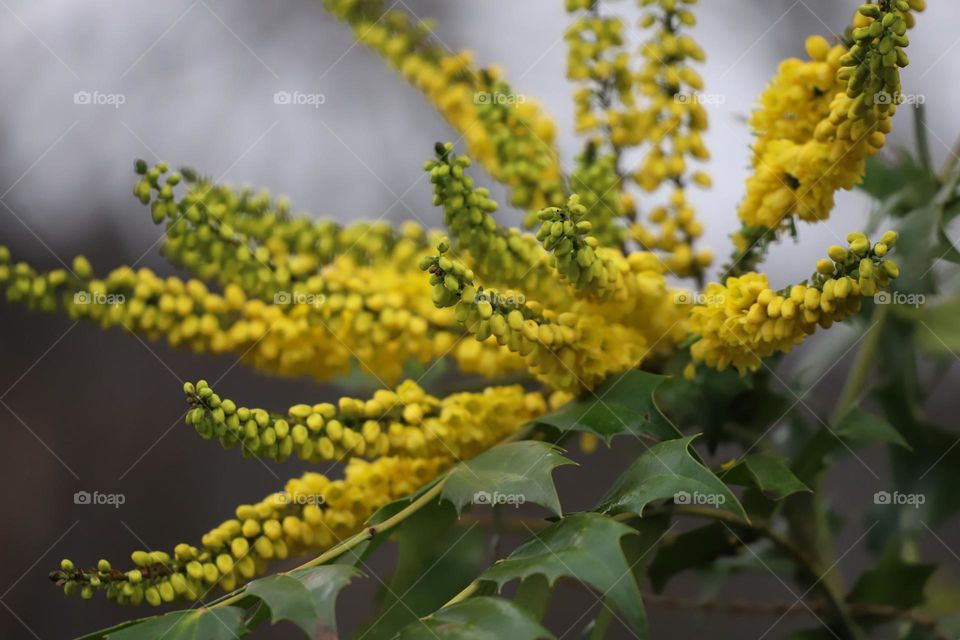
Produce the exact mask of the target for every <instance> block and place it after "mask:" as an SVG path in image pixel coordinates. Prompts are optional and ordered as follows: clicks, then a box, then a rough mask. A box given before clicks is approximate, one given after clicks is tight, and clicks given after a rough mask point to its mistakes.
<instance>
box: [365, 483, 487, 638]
mask: <svg viewBox="0 0 960 640" xmlns="http://www.w3.org/2000/svg"><path fill="white" fill-rule="evenodd" d="M482 529H483V527H479V526H477V525H476V523H474V524H472V525H470V526H469V527H466V526H460V525H459V523H458V521H457V513H456V510H455V509H454V507H453V505H452V504H451V503H449V502H431V503H430V504H429V505H426V506H425V507H423V508H422V509H420V510H419V511H417V512H416V513H415V514H413V515H412V516H410V517H409V518H408V519H406V520H404V522H403V523H402V524H401V525H400V526H399V527H398V528H397V529H396V530H395V533H394V534H393V536H392V537H393V538H394V539H396V542H397V562H396V568H395V569H394V572H393V576H392V577H391V579H390V582H389V586H388V587H386V588H384V589H383V591H382V597H381V603H380V605H381V606H380V611H378V612H377V613H376V614H375V615H374V616H373V617H372V619H371V620H370V624H369V625H366V626H364V628H363V629H362V630H361V631H362V634H358V635H362V637H363V638H364V639H365V640H386V639H388V638H393V637H395V636H396V634H397V632H398V631H400V629H402V628H403V627H406V626H407V625H408V624H410V623H411V622H415V621H416V620H417V618H419V617H420V616H425V615H427V614H428V613H431V612H433V611H436V610H437V609H439V608H440V607H442V606H443V605H444V603H445V602H447V601H448V600H450V598H452V597H453V596H454V595H456V594H458V593H460V591H462V590H463V588H464V587H466V586H467V584H468V583H469V582H470V581H471V580H472V579H473V577H474V576H476V575H477V574H478V573H479V572H480V570H481V569H482V568H484V567H485V566H486V565H487V563H488V560H487V551H488V545H487V540H486V537H485V536H484V532H483V531H482ZM382 537H384V538H385V537H387V536H382Z"/></svg>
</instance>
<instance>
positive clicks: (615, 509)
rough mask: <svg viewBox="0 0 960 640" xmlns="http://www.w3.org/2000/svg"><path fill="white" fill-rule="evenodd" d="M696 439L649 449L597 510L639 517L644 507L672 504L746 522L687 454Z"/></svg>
mask: <svg viewBox="0 0 960 640" xmlns="http://www.w3.org/2000/svg"><path fill="white" fill-rule="evenodd" d="M696 437H697V436H689V437H686V438H679V439H677V440H669V441H667V442H661V443H659V444H656V445H654V446H652V447H650V449H648V450H647V451H646V452H644V453H643V454H642V455H641V456H640V457H639V458H637V460H636V461H635V462H634V463H633V464H632V465H630V468H629V469H627V470H626V472H624V474H623V475H621V476H620V478H619V479H618V480H617V481H616V483H614V485H613V488H611V489H610V491H609V492H608V493H607V495H606V496H604V498H603V499H602V500H601V501H600V505H599V507H598V508H597V510H598V511H602V512H604V513H609V514H616V513H636V514H640V515H642V514H643V509H644V507H646V506H647V505H648V504H650V503H651V502H653V501H655V500H675V501H676V502H677V503H678V504H703V505H710V506H714V507H716V508H717V509H722V510H724V511H727V512H729V513H732V514H734V515H736V516H740V517H741V518H746V517H747V514H746V511H744V509H743V506H742V505H741V504H740V501H739V500H737V497H736V496H735V495H733V493H732V492H731V491H730V489H728V488H727V486H726V485H725V484H723V482H721V481H720V479H719V478H717V476H715V475H714V474H713V472H712V471H710V470H709V469H707V468H706V467H705V466H703V464H701V463H700V462H698V461H697V460H696V459H695V458H694V457H693V456H692V455H691V454H690V443H691V442H692V441H693V439H694V438H696Z"/></svg>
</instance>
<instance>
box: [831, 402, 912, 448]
mask: <svg viewBox="0 0 960 640" xmlns="http://www.w3.org/2000/svg"><path fill="white" fill-rule="evenodd" d="M834 433H836V434H837V435H838V436H840V437H841V438H843V439H844V440H847V441H849V442H853V443H873V442H884V443H887V444H896V445H900V446H901V447H904V448H905V449H909V448H910V445H909V444H907V441H906V440H904V439H903V436H902V435H900V432H899V431H897V430H896V428H895V427H894V426H893V425H891V424H890V423H889V422H887V421H886V420H884V419H883V418H879V417H877V416H875V415H873V414H870V413H867V412H866V411H864V410H863V409H860V408H859V407H854V408H853V409H851V410H850V411H848V412H847V413H846V415H844V416H843V418H841V419H840V422H839V423H838V424H837V425H836V426H835V427H834Z"/></svg>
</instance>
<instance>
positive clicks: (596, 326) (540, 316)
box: [420, 223, 683, 393]
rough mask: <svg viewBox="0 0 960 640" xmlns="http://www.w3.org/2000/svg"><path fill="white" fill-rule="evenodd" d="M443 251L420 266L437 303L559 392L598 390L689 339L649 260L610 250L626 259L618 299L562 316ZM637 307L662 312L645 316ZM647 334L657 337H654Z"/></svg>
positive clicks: (579, 307)
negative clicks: (485, 283)
mask: <svg viewBox="0 0 960 640" xmlns="http://www.w3.org/2000/svg"><path fill="white" fill-rule="evenodd" d="M561 224H563V223H561ZM438 248H439V255H437V256H430V257H427V258H425V259H424V260H422V261H421V263H420V267H421V268H422V269H423V270H424V271H428V272H429V273H430V284H431V285H432V286H433V294H432V297H433V302H434V304H435V305H436V306H437V307H438V308H446V307H454V308H455V309H456V318H457V320H458V321H459V322H460V323H461V324H462V325H463V326H464V327H465V328H466V329H467V330H468V331H469V332H470V333H471V334H473V336H474V337H476V338H477V339H478V340H481V341H484V340H487V339H489V338H490V336H493V337H494V338H496V340H497V342H498V343H499V344H501V345H503V346H505V347H507V348H508V349H509V350H510V351H511V352H513V353H517V354H520V355H521V356H523V358H524V360H525V361H526V363H527V367H528V368H529V370H530V371H531V372H532V373H533V374H534V375H536V376H537V378H539V379H540V380H541V381H542V382H544V383H546V384H548V385H550V386H551V387H553V388H555V389H560V390H566V391H572V392H574V393H576V392H579V391H581V390H583V389H592V388H593V387H594V386H595V385H597V384H598V383H600V382H601V381H603V380H604V379H605V378H606V377H607V376H609V375H611V374H613V373H619V372H622V371H626V370H628V369H631V368H634V367H636V366H638V365H639V364H640V363H641V362H642V361H643V359H644V358H645V357H646V356H647V355H648V354H649V353H651V351H653V349H654V348H656V347H659V348H661V349H662V348H669V346H671V345H673V344H674V343H675V342H674V341H675V340H677V339H679V336H680V335H682V332H683V327H682V326H680V325H682V317H683V315H682V314H683V310H682V308H681V306H680V305H677V304H674V303H673V302H672V301H671V300H670V296H669V295H668V294H667V289H666V285H665V283H664V282H663V277H662V274H661V272H659V271H657V270H656V266H655V265H653V264H651V258H653V256H651V255H650V254H643V253H637V254H632V255H631V256H629V257H628V258H623V256H621V255H619V254H617V253H616V252H614V251H613V250H611V251H610V254H609V255H610V256H614V255H617V256H619V260H616V261H615V262H613V263H612V264H616V265H617V266H618V267H619V268H620V271H621V272H620V277H622V278H623V281H624V283H625V284H624V286H623V287H622V288H621V289H619V290H618V292H617V295H615V296H612V298H611V300H610V301H609V302H607V303H603V302H600V303H597V304H591V303H589V302H587V301H584V302H582V303H580V304H577V305H575V306H574V307H573V308H572V310H571V311H562V312H557V311H555V310H552V309H549V308H546V307H544V305H543V304H542V303H540V302H538V301H535V300H528V299H526V297H525V296H524V295H523V294H522V293H521V292H518V291H513V290H507V291H498V290H496V289H484V288H483V287H482V286H477V285H476V284H475V283H474V273H473V271H472V270H471V269H469V268H468V267H466V265H464V264H463V263H462V262H460V261H458V260H454V259H451V258H449V257H447V256H446V255H445V253H446V252H447V251H448V250H449V245H448V244H447V243H446V241H444V242H441V244H440V246H439V247H438ZM652 261H653V262H655V261H656V260H655V258H653V260H652ZM641 291H643V292H644V293H640V292H641ZM644 294H646V295H647V296H649V297H646V298H644ZM638 304H642V305H649V306H648V307H647V308H648V309H650V308H655V309H656V311H657V312H658V313H656V314H655V315H653V316H650V315H638V314H637V305H638ZM671 321H672V322H673V324H669V323H670V322H671ZM633 323H637V324H639V325H640V326H636V325H634V324H633ZM664 324H666V325H667V326H663V325H664ZM645 330H646V331H645ZM648 332H656V333H657V335H655V336H653V337H652V339H651V336H650V335H649V333H648Z"/></svg>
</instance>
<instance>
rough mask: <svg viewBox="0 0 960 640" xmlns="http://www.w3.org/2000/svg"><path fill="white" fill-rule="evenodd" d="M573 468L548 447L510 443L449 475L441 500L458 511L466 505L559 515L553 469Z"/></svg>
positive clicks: (528, 441)
mask: <svg viewBox="0 0 960 640" xmlns="http://www.w3.org/2000/svg"><path fill="white" fill-rule="evenodd" d="M565 464H575V463H574V462H573V461H572V460H569V459H568V458H565V457H563V456H562V455H560V453H559V450H558V449H557V448H556V447H555V446H553V445H551V444H548V443H545V442H537V441H534V440H525V441H522V442H510V443H507V444H504V445H500V446H498V447H494V448H493V449H490V450H489V451H485V452H484V453H481V454H480V455H479V456H477V457H476V458H473V459H472V460H468V461H467V462H464V463H462V464H460V465H459V466H457V467H456V468H455V469H453V471H451V472H450V477H449V479H447V481H446V484H444V485H443V492H442V494H441V497H442V498H444V499H446V500H449V501H450V502H452V503H453V505H454V506H455V507H456V508H457V513H459V512H460V511H462V510H463V507H464V506H465V505H468V504H480V505H482V504H490V505H494V504H514V505H519V504H523V503H526V502H533V503H536V504H539V505H541V506H543V507H546V508H547V509H550V510H551V511H553V512H554V513H555V514H557V515H560V498H559V497H557V488H556V487H555V486H554V484H553V477H552V472H553V470H554V469H555V468H557V467H559V466H561V465H565Z"/></svg>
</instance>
